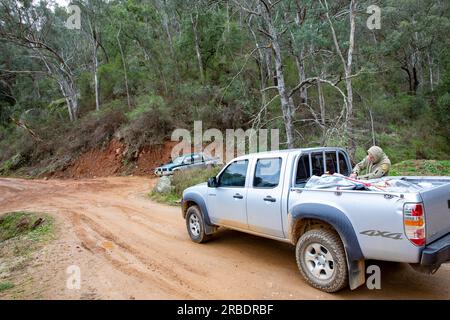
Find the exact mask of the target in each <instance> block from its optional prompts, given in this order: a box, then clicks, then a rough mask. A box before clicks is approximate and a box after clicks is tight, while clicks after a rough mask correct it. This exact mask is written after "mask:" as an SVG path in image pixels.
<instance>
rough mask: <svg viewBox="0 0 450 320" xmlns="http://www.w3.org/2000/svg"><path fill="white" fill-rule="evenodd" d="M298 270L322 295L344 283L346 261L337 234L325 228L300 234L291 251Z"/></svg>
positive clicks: (346, 278)
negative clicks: (294, 248) (322, 292)
mask: <svg viewBox="0 0 450 320" xmlns="http://www.w3.org/2000/svg"><path fill="white" fill-rule="evenodd" d="M295 255H296V260H297V265H298V268H299V269H300V273H301V274H302V276H303V278H305V280H306V282H308V284H310V285H311V286H313V287H314V288H317V289H320V290H322V291H325V292H336V291H339V290H341V289H343V288H344V287H346V286H347V284H348V272H347V260H346V255H345V250H344V246H343V245H342V242H341V239H340V237H339V235H338V234H337V233H336V232H335V231H333V230H328V229H314V230H310V231H308V232H306V233H305V234H303V235H302V236H301V237H300V239H299V240H298V242H297V246H296V250H295Z"/></svg>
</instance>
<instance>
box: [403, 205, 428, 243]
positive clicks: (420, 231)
mask: <svg viewBox="0 0 450 320" xmlns="http://www.w3.org/2000/svg"><path fill="white" fill-rule="evenodd" d="M403 224H404V226H405V234H406V237H407V238H408V239H409V241H411V242H412V243H413V244H414V245H416V246H419V247H420V246H423V245H425V214H424V210H423V205H422V204H421V203H406V204H405V206H404V207H403Z"/></svg>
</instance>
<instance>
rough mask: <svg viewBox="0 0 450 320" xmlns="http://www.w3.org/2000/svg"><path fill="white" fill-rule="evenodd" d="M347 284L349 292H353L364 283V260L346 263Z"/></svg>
mask: <svg viewBox="0 0 450 320" xmlns="http://www.w3.org/2000/svg"><path fill="white" fill-rule="evenodd" d="M347 265H348V284H349V286H350V289H351V290H355V289H356V288H358V287H359V286H361V285H363V284H364V283H365V282H366V264H365V261H364V259H361V260H353V261H348V257H347Z"/></svg>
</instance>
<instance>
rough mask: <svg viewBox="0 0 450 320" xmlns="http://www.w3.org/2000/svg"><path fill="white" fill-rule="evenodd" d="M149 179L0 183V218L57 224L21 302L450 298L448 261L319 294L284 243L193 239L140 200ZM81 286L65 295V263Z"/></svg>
mask: <svg viewBox="0 0 450 320" xmlns="http://www.w3.org/2000/svg"><path fill="white" fill-rule="evenodd" d="M153 184H154V180H151V179H146V178H142V177H114V178H101V179H89V180H88V179H87V180H46V181H45V180H22V179H0V214H1V213H4V212H10V211H16V210H27V211H34V212H48V213H50V214H51V215H53V216H54V217H55V219H56V225H57V238H56V239H55V240H54V241H52V242H51V243H50V244H48V245H47V246H46V247H45V249H44V250H43V251H41V252H39V256H38V257H36V260H37V261H39V262H38V263H35V264H34V265H33V266H32V267H30V268H28V269H27V275H24V278H27V279H30V281H28V282H27V283H28V285H27V284H23V292H22V295H21V296H20V297H23V298H30V299H35V298H47V299H58V298H64V299H67V298H69V299H79V298H81V299H183V298H187V299H191V298H193V299H197V298H200V299H363V298H365V299H402V298H436V299H449V298H450V265H444V266H443V267H442V268H441V269H440V270H439V271H438V272H437V273H436V274H435V275H433V276H427V275H422V274H419V273H416V272H414V271H413V270H412V269H411V268H410V267H409V266H408V265H406V264H397V263H386V262H379V261H376V262H373V263H375V264H377V265H379V266H380V268H381V290H369V289H367V288H366V287H362V288H359V289H357V290H355V291H350V290H348V289H347V290H344V291H342V292H339V293H337V294H326V293H323V292H321V291H318V290H316V289H313V288H311V287H309V286H308V285H307V284H306V283H305V282H304V281H303V280H302V278H301V277H300V274H299V272H298V270H297V266H296V264H295V259H294V250H293V247H291V246H290V245H288V244H284V243H280V242H277V241H273V240H268V239H263V238H259V237H255V236H251V235H246V234H243V233H239V232H235V231H231V230H223V231H220V232H219V233H218V234H217V236H215V238H214V239H213V240H212V241H211V242H209V243H207V244H202V245H200V244H195V243H192V242H191V241H190V240H189V238H188V236H187V233H186V230H185V224H184V221H183V220H182V219H181V212H180V209H179V208H178V207H170V206H166V205H161V204H157V203H153V202H151V201H150V200H148V198H147V197H146V195H145V194H146V193H147V192H148V191H149V190H150V189H151V186H152V185H153ZM71 265H75V266H78V267H79V268H80V271H81V288H80V289H79V290H77V289H67V286H66V282H67V278H68V274H66V270H67V267H69V266H71Z"/></svg>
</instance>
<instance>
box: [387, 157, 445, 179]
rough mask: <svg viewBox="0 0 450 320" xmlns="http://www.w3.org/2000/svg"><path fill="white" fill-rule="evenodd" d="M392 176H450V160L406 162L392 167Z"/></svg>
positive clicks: (390, 173)
mask: <svg viewBox="0 0 450 320" xmlns="http://www.w3.org/2000/svg"><path fill="white" fill-rule="evenodd" d="M389 175H392V176H450V160H405V161H402V162H399V163H396V164H394V165H393V166H392V168H391V170H390V172H389Z"/></svg>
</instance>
